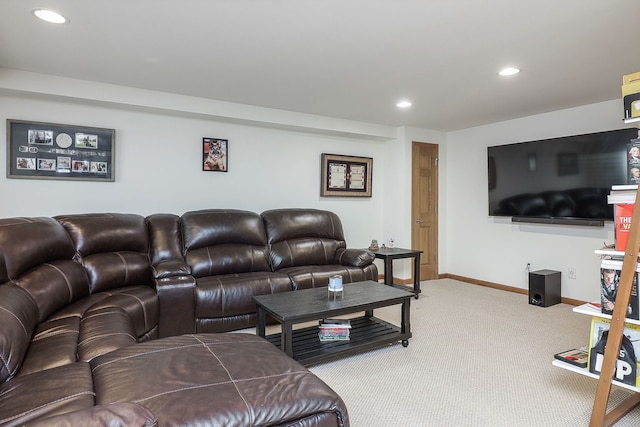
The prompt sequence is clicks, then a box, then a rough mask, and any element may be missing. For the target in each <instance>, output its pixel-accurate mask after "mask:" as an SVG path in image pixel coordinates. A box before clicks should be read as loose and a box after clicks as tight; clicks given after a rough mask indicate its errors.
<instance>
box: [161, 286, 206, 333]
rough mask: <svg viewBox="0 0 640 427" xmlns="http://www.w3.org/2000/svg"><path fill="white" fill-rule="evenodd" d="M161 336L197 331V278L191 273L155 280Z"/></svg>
mask: <svg viewBox="0 0 640 427" xmlns="http://www.w3.org/2000/svg"><path fill="white" fill-rule="evenodd" d="M155 286H156V292H157V294H158V305H159V309H160V319H159V320H158V334H159V336H160V338H163V337H169V336H174V335H182V334H192V333H194V332H195V331H196V302H195V301H196V291H195V289H196V279H195V278H194V277H193V276H191V275H184V276H175V277H166V278H162V279H156V280H155Z"/></svg>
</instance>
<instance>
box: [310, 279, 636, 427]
mask: <svg viewBox="0 0 640 427" xmlns="http://www.w3.org/2000/svg"><path fill="white" fill-rule="evenodd" d="M422 289H423V293H422V295H421V296H420V298H419V299H418V300H415V299H412V300H411V329H412V332H413V338H412V339H411V340H410V344H409V347H407V348H404V347H402V346H401V345H400V344H396V345H392V346H388V347H384V348H381V349H378V350H374V351H370V352H367V353H362V354H359V355H356V356H352V357H349V358H345V359H341V360H336V361H334V362H330V363H326V364H322V365H316V366H312V367H311V370H312V371H313V372H314V373H315V374H316V375H318V376H319V377H320V378H322V379H323V380H324V381H325V382H326V383H327V384H329V385H330V386H331V387H332V388H333V389H334V390H335V391H336V392H338V394H340V396H342V398H343V399H344V401H345V403H346V405H347V408H348V410H349V416H350V420H351V425H352V427H376V426H380V427H395V426H397V427H407V426H492V427H493V426H532V427H533V426H536V427H537V426H545V427H546V426H558V427H560V426H562V427H567V426H587V425H588V424H589V419H590V417H591V408H592V405H593V400H594V397H595V390H596V380H595V379H592V378H588V377H586V376H583V375H579V374H575V373H572V372H569V371H566V370H564V369H560V368H557V367H554V366H552V365H551V362H552V360H553V354H554V353H557V352H560V351H563V350H568V349H571V348H576V347H582V346H586V345H587V344H588V339H589V338H588V337H589V325H590V318H589V317H588V316H585V315H581V314H576V313H573V312H572V311H571V309H572V306H569V305H565V304H558V305H555V306H551V307H547V308H543V307H536V306H532V305H529V304H528V303H527V296H526V295H522V294H516V293H511V292H506V291H500V290H495V289H491V288H486V287H482V286H477V285H471V284H467V283H463V282H458V281H455V280H450V279H443V280H435V281H425V282H422ZM375 314H376V315H377V316H379V317H382V318H384V319H386V320H388V321H391V322H393V323H396V324H398V323H399V316H400V308H399V306H395V307H389V308H385V309H381V310H377V311H376V313H375ZM628 394H629V392H628V391H627V390H624V389H620V388H617V387H613V388H612V393H611V398H610V404H615V403H618V402H620V401H621V400H623V399H624V398H625V397H626V396H628ZM639 425H640V410H639V409H636V410H635V411H633V412H632V413H630V414H628V415H627V416H626V417H625V418H623V419H622V420H621V421H620V422H618V423H617V424H616V426H639Z"/></svg>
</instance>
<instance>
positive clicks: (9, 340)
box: [0, 283, 38, 383]
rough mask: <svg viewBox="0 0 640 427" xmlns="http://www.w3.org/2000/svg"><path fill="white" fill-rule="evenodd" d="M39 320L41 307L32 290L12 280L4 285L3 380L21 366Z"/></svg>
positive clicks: (0, 317)
mask: <svg viewBox="0 0 640 427" xmlns="http://www.w3.org/2000/svg"><path fill="white" fill-rule="evenodd" d="M37 323H38V307H37V306H36V303H35V301H34V300H33V299H32V298H31V296H30V295H29V293H28V292H27V291H26V290H24V289H22V288H21V287H19V286H16V285H14V284H11V283H6V284H4V285H0V325H2V327H0V383H1V382H4V381H6V380H7V379H9V378H12V377H13V376H14V375H15V374H16V373H17V372H18V370H19V369H20V365H21V364H22V361H23V359H24V355H25V354H26V352H27V349H28V348H29V342H30V341H31V335H32V334H33V331H34V329H35V327H36V325H37Z"/></svg>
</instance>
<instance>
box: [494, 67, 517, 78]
mask: <svg viewBox="0 0 640 427" xmlns="http://www.w3.org/2000/svg"><path fill="white" fill-rule="evenodd" d="M519 72H520V68H515V67H506V68H503V69H502V70H500V71H498V75H499V76H502V77H506V76H513V75H515V74H518V73H519Z"/></svg>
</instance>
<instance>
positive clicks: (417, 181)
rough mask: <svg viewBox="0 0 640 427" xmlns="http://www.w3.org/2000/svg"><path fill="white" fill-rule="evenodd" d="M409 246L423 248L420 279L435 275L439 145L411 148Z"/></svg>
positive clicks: (436, 275)
mask: <svg viewBox="0 0 640 427" xmlns="http://www.w3.org/2000/svg"><path fill="white" fill-rule="evenodd" d="M411 166H412V169H411V170H412V179H411V181H412V182H411V194H412V196H411V247H412V248H413V249H417V250H421V251H423V253H422V256H421V258H420V280H430V279H437V278H438V145H436V144H425V143H421V142H415V141H414V142H413V143H412V147H411Z"/></svg>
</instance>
